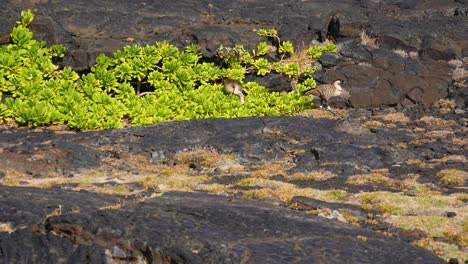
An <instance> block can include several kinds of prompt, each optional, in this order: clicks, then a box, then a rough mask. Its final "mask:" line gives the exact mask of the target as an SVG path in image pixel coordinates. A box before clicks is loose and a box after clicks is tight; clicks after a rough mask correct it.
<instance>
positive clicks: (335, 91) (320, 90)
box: [304, 80, 349, 109]
mask: <svg viewBox="0 0 468 264" xmlns="http://www.w3.org/2000/svg"><path fill="white" fill-rule="evenodd" d="M340 84H341V80H336V81H335V82H334V83H333V84H321V85H317V86H316V87H315V89H312V90H309V91H306V92H305V93H304V94H305V95H308V96H317V97H319V98H320V109H322V107H323V101H325V102H326V104H327V109H331V108H330V106H329V105H328V101H329V100H330V99H331V98H334V97H337V99H340V100H345V101H348V99H349V92H348V91H346V90H345V89H343V88H342V87H341V86H340Z"/></svg>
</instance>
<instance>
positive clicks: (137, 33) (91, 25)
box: [0, 0, 468, 107]
mask: <svg viewBox="0 0 468 264" xmlns="http://www.w3.org/2000/svg"><path fill="white" fill-rule="evenodd" d="M3 2H4V3H2V5H3V6H2V9H1V10H0V43H5V42H8V38H7V33H8V32H9V31H10V30H11V27H12V26H13V24H14V21H15V20H17V19H18V17H19V13H20V11H21V10H22V9H26V8H34V12H35V13H36V15H37V17H36V20H35V21H34V22H33V24H32V29H33V30H34V32H35V34H36V36H37V37H38V38H39V39H41V40H47V41H48V42H49V43H50V44H54V43H57V42H58V43H63V44H65V46H66V47H67V48H68V53H67V56H66V57H65V59H64V61H63V64H64V65H67V66H72V67H73V68H75V69H78V70H86V69H88V68H89V67H90V66H92V65H93V64H94V62H95V58H96V56H97V55H98V54H100V53H105V54H111V53H112V52H114V51H115V50H116V49H119V48H121V47H123V46H125V45H129V44H133V43H139V44H143V43H153V42H154V41H157V40H168V41H170V42H171V43H173V44H175V45H176V46H178V47H182V46H185V45H187V44H190V43H198V44H199V45H200V47H201V49H202V51H203V53H204V54H205V56H207V57H210V58H211V57H213V56H214V55H215V53H216V49H217V48H218V47H219V45H221V44H222V45H224V46H233V45H235V44H242V45H244V46H245V47H246V48H247V50H251V49H252V48H254V47H255V45H256V44H257V43H258V42H259V41H263V38H260V37H258V36H257V35H256V34H255V32H253V31H252V30H253V29H258V28H276V29H277V30H278V32H279V34H280V37H281V39H282V40H292V41H293V42H294V44H295V45H296V47H297V48H299V47H301V46H303V45H308V44H309V43H310V42H311V41H312V40H316V41H323V40H325V38H327V37H328V38H330V39H333V40H334V41H335V42H336V43H337V44H338V46H339V52H340V54H341V55H342V56H343V57H342V58H340V59H337V58H336V57H333V56H328V55H327V56H326V57H324V58H323V59H322V60H321V62H322V63H323V64H324V65H323V66H324V68H325V69H327V71H328V69H329V70H330V71H331V72H330V73H328V72H327V77H328V78H323V79H322V80H321V81H326V82H332V81H334V78H336V76H338V75H343V74H345V77H346V79H347V80H349V81H350V82H349V83H350V84H351V86H349V87H347V88H348V89H351V94H352V98H351V101H352V103H353V105H354V106H357V107H374V106H378V105H382V104H384V105H395V104H399V103H402V102H404V101H405V100H406V102H413V103H423V104H426V105H429V104H432V103H434V102H435V101H437V100H438V99H440V98H443V97H445V96H446V94H447V88H448V86H449V84H450V74H451V71H450V70H449V69H448V68H447V67H445V66H444V64H446V62H447V61H448V60H453V59H463V57H465V56H466V47H467V46H468V33H467V32H466V30H465V28H466V24H467V23H468V16H467V15H466V14H467V12H468V3H466V1H458V0H446V1H433V0H404V1H403V0H398V1H387V0H385V1H384V0H378V1H376V0H364V1H341V0H333V1H330V0H313V1H281V2H277V1H273V0H269V1H249V2H245V1H225V0H222V1H221V0H220V1H216V2H215V3H211V2H207V1H195V2H194V1H186V0H185V1H171V2H164V3H159V2H154V1H153V2H147V1H142V0H138V1H131V2H129V1H110V0H105V1H95V0H93V1H86V2H83V1H71V0H59V1H32V0H29V1H13V0H8V1H6V2H5V1H3ZM362 32H367V33H369V35H370V36H371V37H372V38H375V40H376V41H377V43H376V44H377V46H378V47H379V48H380V49H378V50H376V51H372V49H371V48H369V47H366V48H365V49H363V48H362V47H358V46H359V45H357V44H358V43H360V35H361V33H362ZM4 36H6V37H4ZM350 41H351V42H353V43H354V45H349V43H350ZM341 43H347V44H345V45H341ZM361 46H362V45H361ZM394 50H399V51H400V53H401V52H404V53H406V55H405V56H409V57H410V58H400V57H399V56H400V55H397V54H395V53H394V52H393V51H394ZM383 51H385V52H383ZM343 60H344V61H346V63H345V64H342V63H343V62H342V61H343ZM438 61H441V62H438ZM359 63H368V65H369V66H370V67H369V68H368V69H367V70H368V72H369V73H368V74H364V75H361V71H360V70H359V69H358V70H356V71H355V70H350V69H341V68H342V67H346V66H347V65H349V64H352V65H358V64H359ZM410 64H416V65H417V67H414V66H408V65H410ZM340 72H343V74H339V73H340ZM407 82H409V83H411V86H412V87H408V85H406V83H407ZM266 85H267V86H270V87H273V86H274V88H271V89H272V90H287V89H290V86H289V85H287V82H285V81H283V82H281V81H278V80H275V81H274V82H271V83H267V84H266ZM353 95H354V96H353ZM362 95H367V96H362ZM357 98H358V99H357Z"/></svg>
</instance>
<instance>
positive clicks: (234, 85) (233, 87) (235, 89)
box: [223, 79, 245, 104]
mask: <svg viewBox="0 0 468 264" xmlns="http://www.w3.org/2000/svg"><path fill="white" fill-rule="evenodd" d="M223 84H224V91H226V92H227V93H233V94H235V95H237V96H239V98H240V102H241V104H244V102H245V99H244V94H243V93H242V85H241V84H240V82H239V81H237V80H232V79H224V80H223Z"/></svg>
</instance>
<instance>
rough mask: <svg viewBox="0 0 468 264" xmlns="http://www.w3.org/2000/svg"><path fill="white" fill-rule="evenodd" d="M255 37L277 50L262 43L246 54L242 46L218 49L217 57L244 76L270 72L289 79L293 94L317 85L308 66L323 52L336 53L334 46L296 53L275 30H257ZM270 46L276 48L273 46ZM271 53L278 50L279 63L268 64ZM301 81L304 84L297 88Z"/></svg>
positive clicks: (312, 71)
mask: <svg viewBox="0 0 468 264" xmlns="http://www.w3.org/2000/svg"><path fill="white" fill-rule="evenodd" d="M257 34H258V35H259V36H261V37H267V38H270V39H273V40H274V41H275V42H276V44H277V45H278V48H277V49H276V48H274V47H273V46H270V45H268V43H266V42H261V43H259V44H258V45H257V48H256V50H253V51H252V52H250V53H249V52H248V51H247V50H246V49H245V48H244V47H243V46H239V45H238V46H235V47H234V48H229V47H224V46H220V47H219V49H218V50H217V55H218V57H220V58H222V59H223V61H224V63H226V64H227V65H228V66H229V67H236V68H238V67H239V66H242V67H244V68H245V72H246V73H256V74H257V75H259V76H265V75H267V74H269V73H270V72H271V71H275V72H277V73H280V74H283V75H285V76H287V77H288V78H290V80H291V86H292V88H293V90H295V89H299V91H300V92H303V91H305V90H309V89H312V88H314V87H315V85H316V83H315V81H314V80H313V78H312V74H313V73H314V72H315V70H316V68H313V67H312V66H311V64H312V62H313V61H314V60H316V59H318V58H320V56H322V54H323V53H324V52H336V46H335V45H334V44H333V43H326V44H324V45H317V46H312V47H308V48H307V49H304V50H300V51H299V52H295V49H294V46H293V44H292V42H290V41H281V39H280V38H279V36H278V32H277V31H276V30H275V29H259V30H257ZM273 44H274V45H275V43H273ZM273 50H277V57H278V59H277V61H274V62H270V61H269V60H267V58H265V55H267V54H268V53H269V52H270V51H273ZM300 79H303V80H304V81H303V82H302V83H299V84H298V80H300Z"/></svg>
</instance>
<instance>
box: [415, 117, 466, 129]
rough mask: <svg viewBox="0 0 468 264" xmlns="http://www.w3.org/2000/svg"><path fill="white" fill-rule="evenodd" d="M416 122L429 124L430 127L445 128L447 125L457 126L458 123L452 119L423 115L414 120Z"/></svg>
mask: <svg viewBox="0 0 468 264" xmlns="http://www.w3.org/2000/svg"><path fill="white" fill-rule="evenodd" d="M416 123H417V124H423V125H427V126H430V127H431V128H447V127H457V126H458V124H457V122H456V121H454V120H445V119H442V118H438V117H433V116H424V117H421V118H420V119H419V120H417V121H416Z"/></svg>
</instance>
